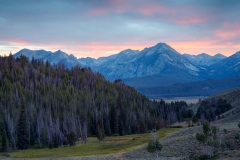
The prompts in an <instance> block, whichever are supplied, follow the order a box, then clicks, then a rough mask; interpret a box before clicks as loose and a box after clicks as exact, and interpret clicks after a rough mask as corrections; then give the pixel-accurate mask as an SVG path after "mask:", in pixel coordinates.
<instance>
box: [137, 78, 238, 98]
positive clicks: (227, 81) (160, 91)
mask: <svg viewBox="0 0 240 160" xmlns="http://www.w3.org/2000/svg"><path fill="white" fill-rule="evenodd" d="M239 86H240V75H239V76H234V77H230V78H222V79H208V80H203V81H197V82H191V83H178V84H174V85H169V86H156V87H138V88H137V90H138V91H140V92H141V93H143V94H145V95H147V96H148V97H149V98H161V97H165V98H168V97H188V96H211V95H213V94H216V93H219V92H221V91H224V90H227V89H231V88H236V87H239Z"/></svg>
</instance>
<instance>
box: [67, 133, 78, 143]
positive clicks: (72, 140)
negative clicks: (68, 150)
mask: <svg viewBox="0 0 240 160" xmlns="http://www.w3.org/2000/svg"><path fill="white" fill-rule="evenodd" d="M66 137H67V140H68V143H69V145H70V146H75V144H76V143H75V142H76V140H77V139H76V135H75V133H74V132H70V133H68V134H67V136H66Z"/></svg>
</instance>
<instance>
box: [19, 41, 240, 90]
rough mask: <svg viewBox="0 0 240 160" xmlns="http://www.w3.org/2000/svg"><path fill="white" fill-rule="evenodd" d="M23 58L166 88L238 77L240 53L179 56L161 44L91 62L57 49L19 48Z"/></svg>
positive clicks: (140, 85) (135, 83) (141, 84)
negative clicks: (81, 68) (78, 66)
mask: <svg viewBox="0 0 240 160" xmlns="http://www.w3.org/2000/svg"><path fill="white" fill-rule="evenodd" d="M20 55H25V56H26V57H28V58H29V60H31V59H32V58H33V57H34V58H36V59H42V60H43V61H47V60H48V61H49V62H50V63H51V64H58V63H63V64H65V66H66V67H67V68H71V67H73V66H75V65H80V66H82V67H90V68H92V70H94V71H97V72H100V73H101V74H102V75H103V76H104V77H106V79H108V80H110V81H114V80H115V79H122V80H123V81H124V82H125V83H126V84H128V85H130V86H134V87H135V88H136V89H138V88H143V87H144V88H145V89H146V87H150V88H153V87H160V86H170V85H173V84H177V83H178V84H179V83H182V84H185V83H191V82H196V81H204V80H207V79H210V78H211V79H216V78H223V79H224V78H228V77H233V76H237V75H239V74H240V52H236V53H235V54H233V55H232V56H229V57H226V56H224V55H222V54H220V53H218V54H216V55H214V56H210V55H208V54H206V53H202V54H199V55H196V56H195V55H190V54H180V53H179V52H177V51H176V50H175V49H173V48H172V47H170V46H169V45H167V44H165V43H158V44H156V45H155V46H152V47H148V48H145V49H143V50H142V51H138V50H131V49H127V50H124V51H121V52H120V53H118V54H114V55H111V56H108V57H100V58H98V59H94V58H91V57H87V58H79V59H77V58H76V57H74V56H73V55H68V54H67V53H65V52H62V51H60V50H58V51H56V52H50V51H45V50H35V51H33V50H28V49H23V50H21V51H19V52H17V53H16V54H15V55H14V57H16V58H17V57H20Z"/></svg>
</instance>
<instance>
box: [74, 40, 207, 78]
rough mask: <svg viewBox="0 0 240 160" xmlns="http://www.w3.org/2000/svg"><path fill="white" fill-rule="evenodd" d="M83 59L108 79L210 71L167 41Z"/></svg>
mask: <svg viewBox="0 0 240 160" xmlns="http://www.w3.org/2000/svg"><path fill="white" fill-rule="evenodd" d="M78 60H79V62H80V63H82V64H84V65H87V63H88V62H90V61H93V63H91V64H89V65H88V66H90V67H92V68H93V69H94V70H97V71H99V72H100V73H102V74H103V75H104V76H105V77H106V78H107V79H109V80H114V79H119V78H120V79H129V78H136V77H144V76H149V75H156V74H168V75H172V74H177V73H182V74H184V75H185V76H186V75H187V76H188V77H189V76H190V77H191V76H197V77H198V76H200V77H201V75H205V74H206V71H205V69H203V68H202V67H199V66H197V65H195V64H193V63H192V62H191V61H189V60H188V59H187V58H185V57H184V56H182V55H181V54H180V53H178V52H177V51H176V50H174V49H173V48H171V47H170V46H168V45H167V44H165V43H158V44H157V45H155V46H153V47H150V48H145V49H144V50H142V51H134V50H130V49H128V50H125V51H122V52H120V53H119V54H116V55H113V56H110V57H105V58H99V59H97V60H93V59H89V58H87V59H78Z"/></svg>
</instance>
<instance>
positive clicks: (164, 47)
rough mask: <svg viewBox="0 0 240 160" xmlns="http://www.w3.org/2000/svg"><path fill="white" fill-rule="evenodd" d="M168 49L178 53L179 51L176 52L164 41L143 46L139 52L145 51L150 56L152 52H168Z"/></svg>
mask: <svg viewBox="0 0 240 160" xmlns="http://www.w3.org/2000/svg"><path fill="white" fill-rule="evenodd" d="M169 51H172V52H174V53H176V54H179V55H180V53H178V52H177V51H176V50H175V49H173V48H172V47H170V46H169V45H167V44H166V43H157V44H156V45H155V46H152V47H149V48H144V50H142V51H141V52H142V53H145V54H146V55H147V56H150V55H153V54H162V53H169Z"/></svg>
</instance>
